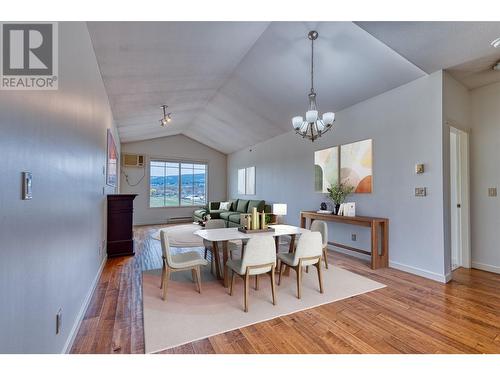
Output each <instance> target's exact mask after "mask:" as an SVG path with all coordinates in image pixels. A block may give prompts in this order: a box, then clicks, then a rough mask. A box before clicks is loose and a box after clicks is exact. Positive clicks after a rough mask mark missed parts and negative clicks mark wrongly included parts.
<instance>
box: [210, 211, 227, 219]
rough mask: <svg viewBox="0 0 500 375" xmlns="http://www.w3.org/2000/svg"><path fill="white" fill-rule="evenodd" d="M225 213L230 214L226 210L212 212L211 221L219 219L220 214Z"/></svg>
mask: <svg viewBox="0 0 500 375" xmlns="http://www.w3.org/2000/svg"><path fill="white" fill-rule="evenodd" d="M223 212H228V211H225V210H210V219H219V218H220V214H221V213H223Z"/></svg>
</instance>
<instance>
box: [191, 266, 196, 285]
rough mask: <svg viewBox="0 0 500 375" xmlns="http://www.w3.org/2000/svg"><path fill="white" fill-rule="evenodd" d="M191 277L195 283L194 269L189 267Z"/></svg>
mask: <svg viewBox="0 0 500 375" xmlns="http://www.w3.org/2000/svg"><path fill="white" fill-rule="evenodd" d="M191 278H192V279H193V283H195V284H196V270H195V269H194V268H191Z"/></svg>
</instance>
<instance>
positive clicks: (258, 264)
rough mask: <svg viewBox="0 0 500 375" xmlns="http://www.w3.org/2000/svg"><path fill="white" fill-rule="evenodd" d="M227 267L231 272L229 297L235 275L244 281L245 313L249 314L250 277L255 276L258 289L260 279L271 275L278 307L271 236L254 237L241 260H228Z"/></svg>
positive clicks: (274, 251)
mask: <svg viewBox="0 0 500 375" xmlns="http://www.w3.org/2000/svg"><path fill="white" fill-rule="evenodd" d="M226 267H228V272H229V270H231V281H230V284H229V295H231V296H232V295H233V288H234V275H235V274H237V275H239V276H240V277H241V278H242V279H243V280H244V311H245V312H248V292H249V290H248V289H249V282H250V276H255V289H258V277H259V275H262V274H265V273H267V274H269V276H270V278H271V291H272V296H273V305H276V286H275V279H274V271H275V269H276V249H275V245H274V239H273V237H271V236H262V237H254V238H251V239H249V240H248V243H247V244H246V247H245V252H244V253H243V255H242V257H241V259H238V260H235V259H230V260H228V262H227V264H226Z"/></svg>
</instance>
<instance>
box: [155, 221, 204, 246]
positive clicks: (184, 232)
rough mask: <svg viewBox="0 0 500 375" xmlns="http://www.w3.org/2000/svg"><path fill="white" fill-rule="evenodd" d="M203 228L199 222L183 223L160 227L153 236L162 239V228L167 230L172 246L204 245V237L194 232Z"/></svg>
mask: <svg viewBox="0 0 500 375" xmlns="http://www.w3.org/2000/svg"><path fill="white" fill-rule="evenodd" d="M200 229H203V228H202V227H201V226H199V225H198V224H183V225H176V226H173V227H165V228H160V229H158V231H157V232H155V233H153V234H152V235H151V237H152V238H153V239H155V240H158V241H160V230H166V231H167V233H168V241H169V243H170V246H172V247H182V248H184V247H203V239H202V238H201V237H200V236H197V235H196V234H194V232H196V231H197V230H200Z"/></svg>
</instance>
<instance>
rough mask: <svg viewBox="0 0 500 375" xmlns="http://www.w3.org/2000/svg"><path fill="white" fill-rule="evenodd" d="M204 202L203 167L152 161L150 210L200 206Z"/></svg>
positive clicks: (205, 173)
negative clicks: (154, 208) (151, 208)
mask: <svg viewBox="0 0 500 375" xmlns="http://www.w3.org/2000/svg"><path fill="white" fill-rule="evenodd" d="M206 203H207V165H206V164H202V163H193V162H171V161H162V160H151V163H150V178H149V207H179V206H200V205H204V204H206Z"/></svg>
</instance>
